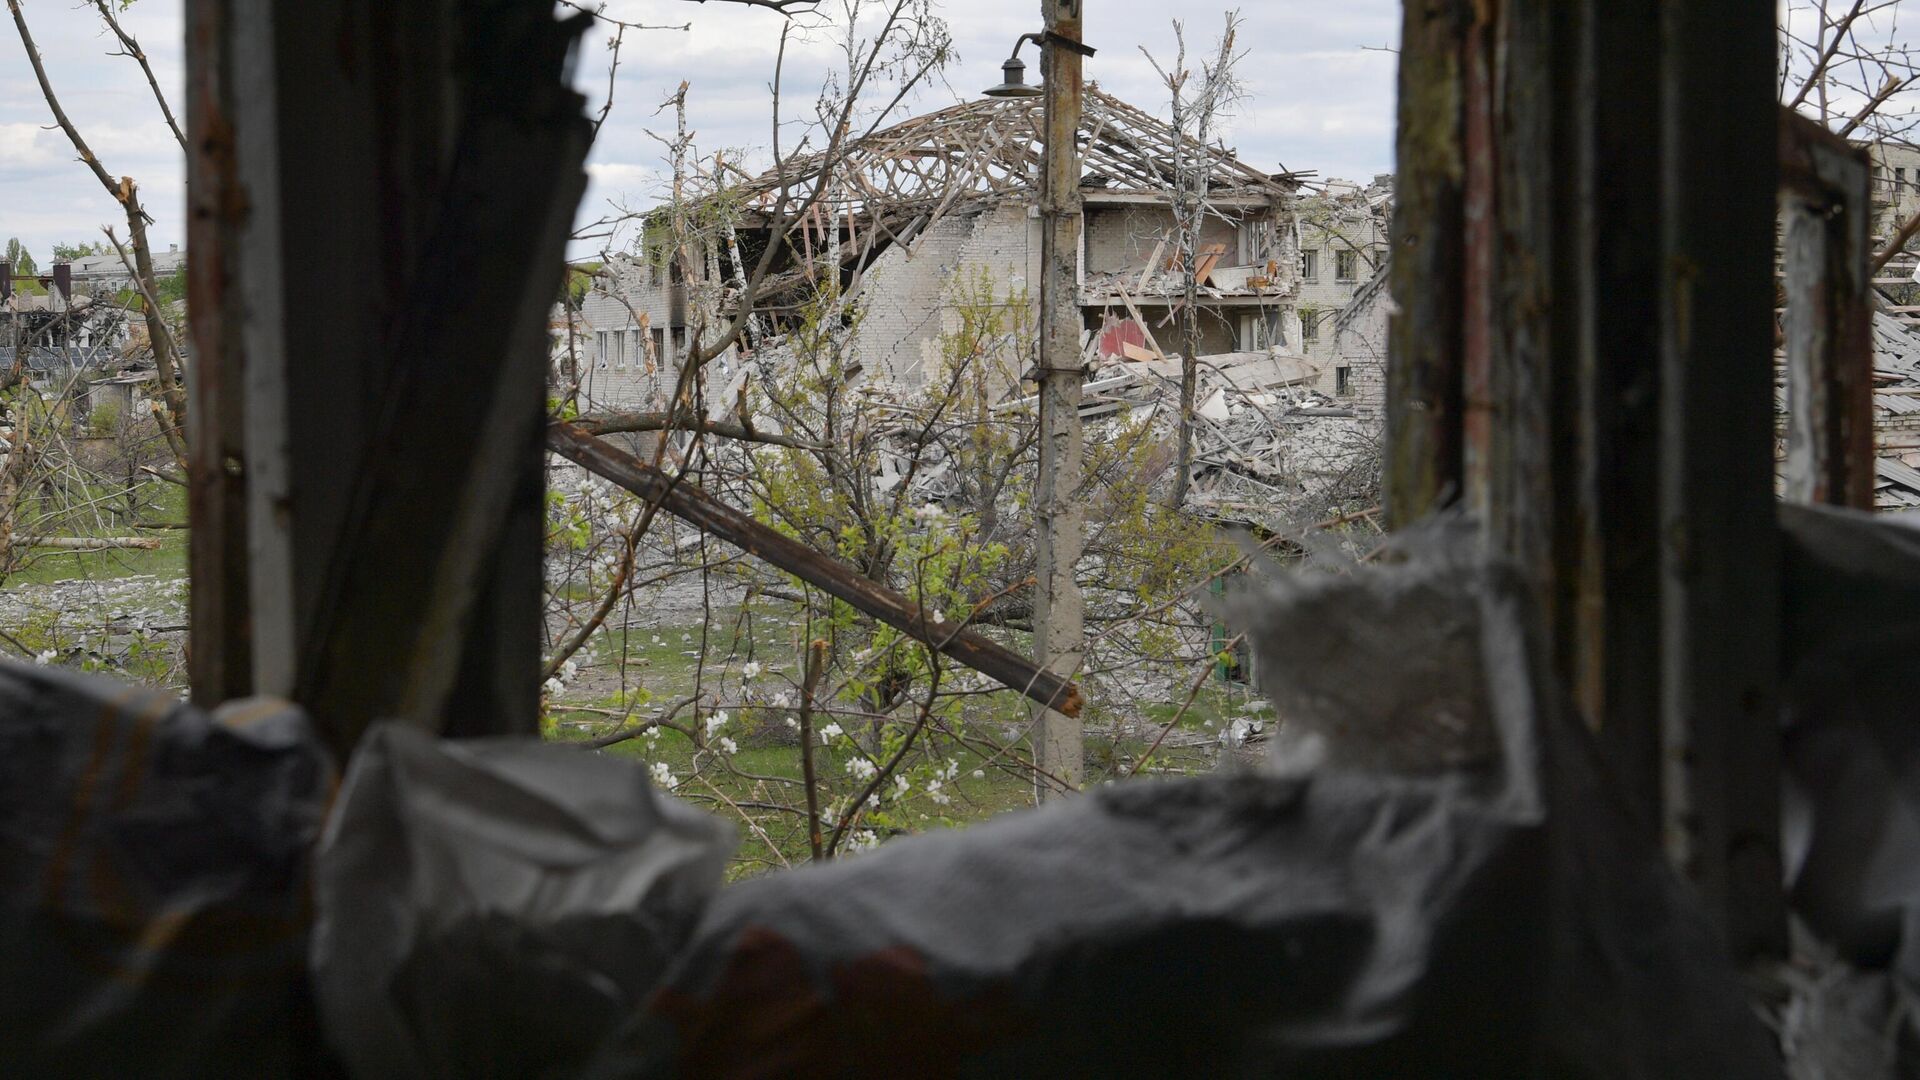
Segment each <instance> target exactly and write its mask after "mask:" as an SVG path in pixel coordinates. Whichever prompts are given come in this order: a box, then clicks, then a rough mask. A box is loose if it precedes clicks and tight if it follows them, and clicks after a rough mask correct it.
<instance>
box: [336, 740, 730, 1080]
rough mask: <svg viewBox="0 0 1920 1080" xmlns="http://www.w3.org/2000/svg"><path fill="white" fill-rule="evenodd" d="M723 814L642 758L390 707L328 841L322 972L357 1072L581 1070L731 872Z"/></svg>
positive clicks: (352, 773)
mask: <svg viewBox="0 0 1920 1080" xmlns="http://www.w3.org/2000/svg"><path fill="white" fill-rule="evenodd" d="M733 844H734V838H733V833H732V830H731V828H730V827H729V826H728V825H727V824H725V823H724V822H722V821H720V820H718V819H716V818H712V817H709V816H707V815H705V814H702V813H700V812H698V811H696V810H693V809H691V808H689V807H687V806H685V805H684V804H681V803H678V802H676V801H674V800H672V799H670V798H665V797H663V796H660V795H658V794H656V793H655V792H654V791H653V789H652V788H651V787H650V786H649V784H648V782H647V778H646V772H645V770H644V769H643V768H642V767H641V766H640V765H639V764H638V763H637V762H634V761H632V760H630V759H624V758H618V757H613V756H609V755H599V754H594V753H591V752H588V751H585V750H581V749H577V748H570V747H565V746H558V745H551V744H542V743H538V742H533V741H528V740H514V739H477V740H470V741H460V742H443V741H439V740H435V739H433V738H431V737H429V736H427V735H425V734H422V733H420V732H418V731H415V730H412V729H409V728H404V727H399V726H394V725H388V726H384V727H379V728H376V729H374V730H373V731H372V732H370V733H369V734H368V736H367V738H366V739H365V740H363V741H362V743H361V745H360V748H359V749H358V750H356V751H355V754H354V758H353V762H352V764H351V766H350V768H349V770H348V773H347V779H346V783H345V785H344V786H343V788H342V790H341V795H340V806H339V808H338V810H337V812H336V813H335V814H334V816H333V818H332V819H331V820H330V821H329V822H328V826H327V831H326V836H325V838H324V840H323V842H322V845H321V849H320V852H319V854H318V869H317V873H316V876H317V881H318V890H317V891H318V900H319V920H318V923H317V925H316V926H315V930H314V936H313V944H312V963H313V972H314V979H315V987H316V991H317V995H318V997H319V1001H320V1005H321V1009H322V1016H323V1018H324V1020H325V1022H326V1032H327V1038H328V1041H329V1043H330V1044H331V1045H332V1046H333V1047H334V1049H335V1051H336V1052H337V1053H338V1054H339V1055H340V1057H341V1058H342V1059H343V1060H344V1061H345V1062H346V1063H347V1064H348V1066H349V1068H351V1069H352V1071H353V1072H354V1074H355V1075H356V1076H359V1077H385V1076H393V1077H455V1076H480V1075H489V1076H536V1075H568V1074H569V1073H570V1070H571V1069H572V1068H573V1067H574V1066H577V1065H578V1064H579V1063H580V1062H581V1061H582V1060H583V1059H584V1058H585V1056H586V1055H587V1053H588V1052H589V1051H591V1049H592V1048H593V1047H594V1046H595V1045H597V1044H598V1043H599V1042H600V1041H601V1040H602V1039H603V1038H604V1037H605V1036H606V1035H607V1033H608V1032H609V1031H610V1030H611V1029H612V1028H613V1026H614V1025H615V1024H616V1023H618V1022H619V1021H620V1020H621V1019H622V1018H624V1017H625V1016H626V1015H628V1014H629V1013H630V1012H631V1011H632V1010H633V1009H634V1008H635V1007H636V1006H637V1004H638V1003H639V1001H640V1000H641V999H642V997H643V996H644V995H645V993H646V992H647V991H648V990H650V989H651V988H652V987H653V986H654V984H655V983H656V982H657V981H658V980H659V978H660V976H661V975H662V974H663V973H664V972H665V970H666V967H667V964H668V961H669V960H670V958H671V957H672V956H673V955H674V954H675V953H676V952H677V951H678V950H679V948H680V947H681V945H682V944H683V942H684V940H685V938H686V936H687V934H688V932H689V931H690V930H691V929H692V926H693V923H694V921H695V920H696V919H697V918H698V916H699V914H700V912H701V910H702V909H703V907H704V906H705V905H706V903H707V901H708V900H709V898H710V897H711V896H712V895H713V894H714V892H715V891H716V890H717V889H718V888H719V885H720V880H721V876H722V874H723V873H724V872H725V869H726V862H727V857H728V856H729V855H730V854H731V852H732V850H733Z"/></svg>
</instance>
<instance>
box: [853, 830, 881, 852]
mask: <svg viewBox="0 0 1920 1080" xmlns="http://www.w3.org/2000/svg"><path fill="white" fill-rule="evenodd" d="M879 846H880V836H879V834H877V833H875V832H874V831H873V830H872V829H860V830H858V831H857V832H855V833H854V834H853V835H852V836H849V837H847V849H848V850H849V851H871V850H873V849H874V848H877V847H879Z"/></svg>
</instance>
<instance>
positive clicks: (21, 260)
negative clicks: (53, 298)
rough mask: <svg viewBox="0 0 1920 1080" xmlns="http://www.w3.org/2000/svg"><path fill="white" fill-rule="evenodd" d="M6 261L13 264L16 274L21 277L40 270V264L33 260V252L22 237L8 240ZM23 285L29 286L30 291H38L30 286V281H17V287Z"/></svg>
mask: <svg viewBox="0 0 1920 1080" xmlns="http://www.w3.org/2000/svg"><path fill="white" fill-rule="evenodd" d="M6 261H7V262H8V263H9V264H10V265H12V267H13V272H14V274H15V275H17V276H20V277H28V276H31V275H32V274H34V273H37V272H38V270H39V267H38V265H37V264H36V263H35V262H34V261H33V254H32V253H31V252H29V251H28V250H27V246H26V245H25V244H22V243H21V242H20V238H19V237H17V236H16V237H14V238H13V239H11V240H8V241H7V259H6ZM23 286H24V287H29V288H28V291H38V290H37V289H33V288H31V287H30V286H31V283H30V282H16V283H15V287H16V288H18V287H23Z"/></svg>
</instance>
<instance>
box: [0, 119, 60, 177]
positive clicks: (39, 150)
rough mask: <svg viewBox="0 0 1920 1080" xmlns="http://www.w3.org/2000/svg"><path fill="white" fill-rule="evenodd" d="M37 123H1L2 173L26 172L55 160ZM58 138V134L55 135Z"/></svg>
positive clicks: (0, 149) (0, 152)
mask: <svg viewBox="0 0 1920 1080" xmlns="http://www.w3.org/2000/svg"><path fill="white" fill-rule="evenodd" d="M45 134H47V133H46V132H43V131H42V130H40V127H39V126H38V125H36V124H0V174H4V173H12V172H25V171H27V170H29V169H36V168H38V167H40V166H42V165H46V164H49V163H51V162H52V161H54V160H55V158H54V154H53V151H52V150H51V149H50V148H49V147H48V146H47V145H46V141H44V140H43V139H42V138H41V137H42V136H43V135H45ZM55 138H58V135H55Z"/></svg>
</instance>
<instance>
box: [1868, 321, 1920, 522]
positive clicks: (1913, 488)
mask: <svg viewBox="0 0 1920 1080" xmlns="http://www.w3.org/2000/svg"><path fill="white" fill-rule="evenodd" d="M1873 427H1874V432H1875V438H1876V440H1877V441H1878V446H1877V449H1878V451H1879V455H1880V457H1879V460H1878V461H1877V462H1876V463H1875V470H1874V471H1875V474H1876V475H1875V477H1874V493H1873V504H1874V507H1875V508H1876V509H1879V510H1903V511H1912V510H1920V338H1916V337H1914V335H1913V333H1912V332H1910V331H1909V330H1908V329H1907V328H1906V327H1905V326H1904V325H1903V324H1902V323H1901V322H1900V320H1898V319H1895V318H1894V317H1893V316H1891V315H1888V314H1885V313H1883V312H1878V311H1876V312H1874V315H1873Z"/></svg>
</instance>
